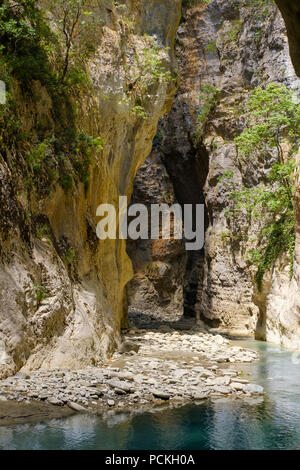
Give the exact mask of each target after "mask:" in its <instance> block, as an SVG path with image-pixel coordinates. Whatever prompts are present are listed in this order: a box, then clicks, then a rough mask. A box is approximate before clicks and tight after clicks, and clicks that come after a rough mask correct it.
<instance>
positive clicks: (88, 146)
mask: <svg viewBox="0 0 300 470" xmlns="http://www.w3.org/2000/svg"><path fill="white" fill-rule="evenodd" d="M103 145H104V143H103V139H102V138H101V137H100V136H99V137H96V138H95V137H92V136H90V135H87V134H84V133H80V134H79V135H78V136H76V138H75V141H74V143H73V145H72V149H73V151H74V152H75V154H76V158H75V159H74V160H73V166H74V168H75V170H76V172H77V174H78V175H79V179H80V181H81V182H82V183H83V184H84V188H85V190H86V191H87V189H88V186H89V166H90V162H91V155H92V152H93V151H96V152H100V151H101V150H103Z"/></svg>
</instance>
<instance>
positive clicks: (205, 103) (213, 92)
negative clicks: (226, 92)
mask: <svg viewBox="0 0 300 470" xmlns="http://www.w3.org/2000/svg"><path fill="white" fill-rule="evenodd" d="M218 98H219V90H218V89H217V88H215V87H214V86H212V85H205V86H203V87H202V88H201V91H200V95H199V102H200V105H199V109H198V114H197V125H196V132H195V134H194V137H195V138H196V139H198V138H199V137H201V135H202V131H203V128H204V125H205V123H206V120H207V118H208V116H209V114H210V113H211V111H212V110H213V109H214V108H215V106H216V105H217V103H218Z"/></svg>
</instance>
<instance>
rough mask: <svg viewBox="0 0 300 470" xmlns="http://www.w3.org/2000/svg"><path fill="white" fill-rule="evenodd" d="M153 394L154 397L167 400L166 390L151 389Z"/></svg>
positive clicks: (168, 396) (168, 395)
mask: <svg viewBox="0 0 300 470" xmlns="http://www.w3.org/2000/svg"><path fill="white" fill-rule="evenodd" d="M152 393H153V396H154V397H155V398H161V399H162V400H169V398H170V394H169V393H167V392H163V391H161V390H152Z"/></svg>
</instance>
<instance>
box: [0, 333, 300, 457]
mask: <svg viewBox="0 0 300 470" xmlns="http://www.w3.org/2000/svg"><path fill="white" fill-rule="evenodd" d="M239 344H240V345H241V346H244V347H248V348H251V349H255V350H257V351H258V352H259V354H260V361H259V362H258V363H256V364H255V365H253V364H252V365H250V366H247V367H248V370H249V371H251V377H250V378H251V380H252V381H253V382H255V383H258V384H260V385H263V386H264V387H265V397H264V399H257V400H256V401H255V402H254V403H251V404H250V403H248V404H247V403H245V402H244V401H239V400H218V401H216V402H209V403H203V404H201V405H198V406H194V405H193V406H190V405H189V406H185V407H182V408H178V409H168V410H164V411H160V412H157V413H145V414H141V415H136V416H135V417H133V418H130V416H129V415H127V414H126V413H121V414H118V415H113V414H112V415H111V417H110V418H109V419H108V420H106V421H104V420H103V419H102V418H101V417H97V416H89V415H79V414H78V415H74V416H71V417H68V418H64V419H53V420H50V421H47V422H44V423H38V424H22V425H15V426H6V427H0V449H115V450H116V449H128V450H140V449H149V450H152V449H156V450H163V449H174V450H177V449H182V450H194V449H300V364H299V365H296V364H293V362H292V353H290V352H288V351H285V350H283V349H281V348H279V347H277V346H272V345H269V344H266V343H263V342H258V341H252V340H249V341H248V340H247V341H244V340H243V341H240V342H239Z"/></svg>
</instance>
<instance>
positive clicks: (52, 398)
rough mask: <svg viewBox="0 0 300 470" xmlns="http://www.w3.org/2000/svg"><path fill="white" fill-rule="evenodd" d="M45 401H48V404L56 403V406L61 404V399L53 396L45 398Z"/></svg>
mask: <svg viewBox="0 0 300 470" xmlns="http://www.w3.org/2000/svg"><path fill="white" fill-rule="evenodd" d="M47 402H48V403H50V405H56V406H61V405H63V401H62V400H58V398H55V397H50V398H48V399H47Z"/></svg>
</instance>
